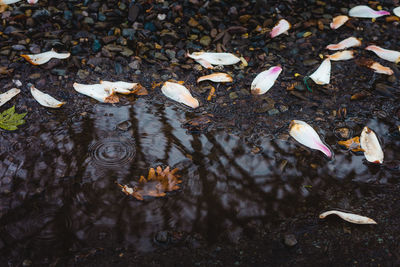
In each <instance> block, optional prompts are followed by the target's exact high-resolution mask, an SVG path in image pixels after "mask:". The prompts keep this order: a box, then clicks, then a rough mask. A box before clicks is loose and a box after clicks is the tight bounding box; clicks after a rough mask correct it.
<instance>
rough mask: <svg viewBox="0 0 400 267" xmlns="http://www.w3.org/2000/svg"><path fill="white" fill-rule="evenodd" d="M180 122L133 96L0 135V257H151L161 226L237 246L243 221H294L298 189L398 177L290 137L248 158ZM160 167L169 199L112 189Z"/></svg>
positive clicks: (381, 129)
mask: <svg viewBox="0 0 400 267" xmlns="http://www.w3.org/2000/svg"><path fill="white" fill-rule="evenodd" d="M189 115H190V114H189ZM187 116H188V113H185V112H182V107H180V106H177V105H175V104H169V105H158V104H154V103H150V102H147V100H145V99H139V100H138V101H137V102H136V103H135V104H134V105H132V106H121V107H112V106H108V105H101V104H100V105H96V106H95V107H94V109H93V112H91V113H90V114H89V115H88V116H87V117H86V118H85V119H82V120H78V121H76V122H74V123H72V124H68V123H60V122H57V121H50V122H48V123H46V124H45V125H33V124H32V125H30V126H29V127H27V128H26V129H24V130H21V131H20V132H19V133H18V136H21V137H18V142H11V141H9V140H8V139H7V138H10V140H11V135H7V134H3V135H1V136H0V138H1V139H0V141H1V147H0V148H1V151H0V177H1V179H0V182H1V184H0V192H1V193H0V227H1V228H0V229H1V232H0V248H1V250H2V251H3V252H7V253H12V254H15V255H25V254H27V253H31V254H32V253H33V254H35V253H36V254H41V253H44V254H46V253H50V254H53V253H54V254H57V253H61V254H62V253H68V251H69V250H71V249H79V248H82V247H111V246H114V247H121V246H124V245H131V246H134V247H136V248H137V249H138V250H143V251H149V250H152V249H153V248H154V246H155V245H154V242H153V238H154V235H155V234H156V233H157V232H158V231H161V230H165V229H176V230H178V231H185V232H190V233H201V234H202V235H203V236H204V237H205V238H206V239H207V240H208V241H210V242H213V241H215V240H216V238H218V236H220V234H221V233H223V234H225V235H227V236H228V237H231V239H235V238H237V236H238V235H240V233H241V232H242V231H243V230H244V229H245V228H246V225H247V223H248V222H250V221H252V220H259V221H261V222H265V221H269V220H272V219H271V218H272V217H273V216H274V215H279V216H283V217H285V216H291V215H293V214H294V213H295V212H296V209H298V208H299V207H300V206H301V205H302V204H301V201H300V200H302V199H306V198H307V197H309V196H310V192H309V191H308V190H307V189H306V186H311V187H313V188H318V190H322V191H323V190H327V189H328V188H329V187H330V186H331V185H332V184H337V183H341V182H343V181H357V182H363V183H365V182H371V181H372V182H380V183H387V182H390V181H391V180H393V179H394V178H395V177H396V173H394V172H393V170H390V169H387V168H385V167H377V166H371V165H368V164H365V160H364V157H363V156H362V155H354V154H351V153H349V152H346V151H344V150H340V149H339V148H338V147H337V146H335V153H336V154H335V158H334V160H331V161H328V160H327V159H326V158H324V156H323V155H322V154H321V153H319V152H317V151H309V150H307V149H305V148H303V147H301V146H300V145H299V144H297V143H295V141H294V140H291V139H290V140H288V141H283V140H276V139H270V138H267V137H265V138H263V139H261V143H260V149H261V150H260V152H259V153H257V154H254V153H252V147H251V146H249V145H247V144H246V143H245V142H243V140H242V138H241V137H239V136H236V135H233V134H228V133H226V132H224V131H222V130H213V131H210V132H208V133H205V134H195V135H191V134H190V133H188V132H187V131H186V130H185V129H184V128H182V127H181V124H182V123H183V122H185V121H186V120H187ZM121 125H124V127H121ZM368 126H370V127H371V128H372V129H374V130H375V131H376V133H377V135H379V136H380V137H381V138H382V141H383V144H384V147H383V149H384V151H385V156H386V157H387V158H392V159H396V154H395V151H398V149H399V147H400V140H399V137H398V136H397V137H393V136H391V135H390V134H388V131H389V129H390V128H391V127H393V125H387V124H385V123H384V122H379V121H377V120H371V121H370V122H369V123H368ZM28 133H29V134H28ZM13 138H15V136H14V137H13ZM158 165H162V166H167V165H168V166H171V167H174V168H175V167H177V168H179V169H180V171H179V174H181V175H182V180H183V184H182V188H181V190H180V191H179V192H174V193H171V194H169V195H168V196H167V197H165V198H160V199H151V198H150V199H146V200H145V201H143V202H140V201H137V200H135V199H133V198H132V197H129V196H125V195H124V194H123V193H122V192H121V191H120V188H119V187H118V186H117V185H116V184H115V182H119V183H122V184H131V185H134V183H135V182H137V181H138V178H139V177H140V175H146V174H147V172H148V169H149V168H150V167H156V166H158ZM44 248H49V249H51V252H47V251H46V250H45V249H44Z"/></svg>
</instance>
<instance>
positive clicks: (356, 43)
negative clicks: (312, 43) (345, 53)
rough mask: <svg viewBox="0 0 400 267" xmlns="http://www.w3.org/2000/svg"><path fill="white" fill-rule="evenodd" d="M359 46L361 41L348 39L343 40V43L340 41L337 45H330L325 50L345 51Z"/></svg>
mask: <svg viewBox="0 0 400 267" xmlns="http://www.w3.org/2000/svg"><path fill="white" fill-rule="evenodd" d="M360 45H361V41H360V40H358V39H357V38H355V37H349V38H347V39H344V40H343V41H341V42H340V43H338V44H330V45H328V46H327V47H326V49H329V50H342V49H346V48H350V47H355V46H360Z"/></svg>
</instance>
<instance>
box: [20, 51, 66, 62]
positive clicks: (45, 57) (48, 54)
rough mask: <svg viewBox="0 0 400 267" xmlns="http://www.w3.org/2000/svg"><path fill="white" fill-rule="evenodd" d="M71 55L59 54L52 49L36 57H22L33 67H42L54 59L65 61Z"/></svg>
mask: <svg viewBox="0 0 400 267" xmlns="http://www.w3.org/2000/svg"><path fill="white" fill-rule="evenodd" d="M70 55H71V54H70V53H57V52H56V51H54V50H53V49H52V50H50V51H47V52H44V53H40V54H35V55H21V57H23V58H25V59H26V60H27V61H28V62H29V63H31V64H32V65H42V64H45V63H47V62H48V61H49V60H50V59H52V58H58V59H65V58H68V57H69V56H70Z"/></svg>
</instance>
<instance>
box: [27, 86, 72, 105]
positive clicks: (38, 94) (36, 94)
mask: <svg viewBox="0 0 400 267" xmlns="http://www.w3.org/2000/svg"><path fill="white" fill-rule="evenodd" d="M30 88H31V94H32V96H33V98H35V100H36V101H37V102H39V104H40V105H42V106H44V107H48V108H59V107H61V106H62V105H64V104H65V102H61V101H58V100H57V99H55V98H54V97H52V96H51V95H48V94H45V93H43V92H42V91H40V90H38V89H36V88H35V87H34V86H33V85H31V87H30Z"/></svg>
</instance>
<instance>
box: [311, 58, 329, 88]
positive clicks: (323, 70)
mask: <svg viewBox="0 0 400 267" xmlns="http://www.w3.org/2000/svg"><path fill="white" fill-rule="evenodd" d="M310 78H311V79H312V80H313V81H314V82H315V83H316V84H319V85H324V84H329V82H330V80H331V61H330V59H329V58H327V59H325V60H324V61H323V62H322V64H321V65H320V66H319V67H318V69H317V70H316V71H315V72H314V73H313V74H311V75H310Z"/></svg>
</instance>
